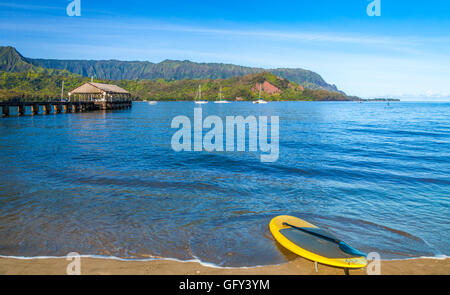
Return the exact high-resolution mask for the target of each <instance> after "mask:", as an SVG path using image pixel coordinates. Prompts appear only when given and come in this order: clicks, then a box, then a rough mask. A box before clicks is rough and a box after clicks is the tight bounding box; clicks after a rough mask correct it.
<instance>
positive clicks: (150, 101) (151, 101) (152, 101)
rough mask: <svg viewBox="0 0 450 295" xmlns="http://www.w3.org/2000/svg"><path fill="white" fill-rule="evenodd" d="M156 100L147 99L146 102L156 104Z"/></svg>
mask: <svg viewBox="0 0 450 295" xmlns="http://www.w3.org/2000/svg"><path fill="white" fill-rule="evenodd" d="M157 103H158V102H157V101H154V100H149V101H148V104H157Z"/></svg>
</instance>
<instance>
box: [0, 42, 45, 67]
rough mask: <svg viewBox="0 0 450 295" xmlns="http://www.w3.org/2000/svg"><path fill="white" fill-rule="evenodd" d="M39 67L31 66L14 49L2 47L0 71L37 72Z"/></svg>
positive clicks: (0, 51)
mask: <svg viewBox="0 0 450 295" xmlns="http://www.w3.org/2000/svg"><path fill="white" fill-rule="evenodd" d="M37 68H39V67H37V66H34V65H32V64H31V62H30V61H29V60H27V59H26V58H25V57H23V56H22V55H21V54H20V53H19V52H17V50H16V49H15V48H14V47H11V46H6V47H3V46H2V47H0V71H6V72H25V71H31V70H37Z"/></svg>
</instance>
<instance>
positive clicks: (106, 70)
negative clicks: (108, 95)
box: [0, 47, 358, 100]
mask: <svg viewBox="0 0 450 295" xmlns="http://www.w3.org/2000/svg"><path fill="white" fill-rule="evenodd" d="M36 61H37V60H33V59H28V58H25V57H23V56H22V55H21V54H20V53H19V52H17V50H15V48H13V47H0V100H6V99H17V98H19V99H30V100H35V99H38V100H41V99H56V98H58V97H59V96H60V87H61V84H62V81H64V84H65V89H66V93H67V90H70V89H73V88H75V87H77V86H79V85H81V84H82V83H84V82H87V81H89V78H88V77H87V76H95V77H101V76H105V77H108V78H107V79H106V78H105V79H95V81H96V82H103V83H114V84H117V85H119V86H121V87H123V88H125V89H127V90H128V91H130V92H131V93H132V94H133V95H134V96H135V97H136V98H138V99H144V100H193V99H194V97H195V94H196V91H197V88H198V85H199V84H201V85H202V89H203V98H204V99H208V100H215V99H217V97H218V92H219V88H220V87H221V86H222V88H223V96H224V97H225V98H226V99H229V100H235V99H237V98H239V99H242V100H254V99H256V98H257V96H258V91H257V85H258V84H259V83H264V85H265V86H264V90H263V98H264V99H265V100H355V99H358V98H356V97H350V96H347V95H345V94H344V93H342V92H338V91H337V89H336V87H335V86H330V85H328V84H326V82H325V81H323V79H322V78H321V77H320V76H319V75H318V74H316V73H314V72H311V71H306V70H301V69H275V70H270V71H264V70H263V69H257V68H247V67H241V66H236V65H230V64H206V63H205V64H202V63H194V62H190V61H170V60H166V61H163V62H161V63H157V64H154V63H150V62H123V61H114V60H111V61H57V60H55V61H54V60H39V61H40V62H39V63H37V62H36ZM53 66H59V67H60V68H59V69H53V68H51V67H53ZM71 71H74V72H75V73H72V72H71ZM247 72H250V73H247ZM93 73H95V74H93ZM113 77H114V78H117V77H119V78H120V79H117V80H116V79H114V78H113ZM121 77H128V79H124V78H121ZM134 77H144V78H136V79H134ZM187 77H191V78H187ZM285 77H289V78H285ZM132 78H133V79H132ZM296 81H302V82H296Z"/></svg>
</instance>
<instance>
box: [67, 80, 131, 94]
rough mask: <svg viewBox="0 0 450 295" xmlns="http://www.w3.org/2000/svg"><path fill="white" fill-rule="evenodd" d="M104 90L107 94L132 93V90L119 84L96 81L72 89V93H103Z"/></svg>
mask: <svg viewBox="0 0 450 295" xmlns="http://www.w3.org/2000/svg"><path fill="white" fill-rule="evenodd" d="M104 92H106V93H107V94H130V92H128V91H126V90H125V89H123V88H121V87H119V86H117V85H114V84H103V83H94V82H87V83H84V84H83V85H81V86H79V87H77V88H75V89H74V90H72V91H70V94H102V93H104Z"/></svg>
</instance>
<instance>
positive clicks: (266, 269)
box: [0, 256, 450, 275]
mask: <svg viewBox="0 0 450 295" xmlns="http://www.w3.org/2000/svg"><path fill="white" fill-rule="evenodd" d="M70 263H71V261H70V260H66V257H30V258H27V257H23V258H18V257H6V256H0V274H2V275H40V274H42V275H64V274H66V268H67V266H68V265H69V264H70ZM81 274H84V275H135V274H136V275H344V270H343V269H340V268H335V267H330V266H326V265H322V264H319V267H318V272H316V271H315V267H314V263H313V262H312V261H309V260H306V259H304V258H302V257H298V258H296V259H294V260H291V261H288V262H285V263H282V264H277V265H266V266H254V267H220V266H214V265H212V264H211V265H210V264H208V263H203V262H200V261H197V260H188V261H181V260H176V259H171V258H162V259H161V258H155V259H141V260H126V259H121V258H118V257H91V256H82V257H81ZM350 274H352V275H365V274H366V269H365V268H363V269H357V270H350ZM381 274H385V275H450V259H449V258H448V257H442V258H440V257H419V258H407V259H401V260H382V261H381Z"/></svg>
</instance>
